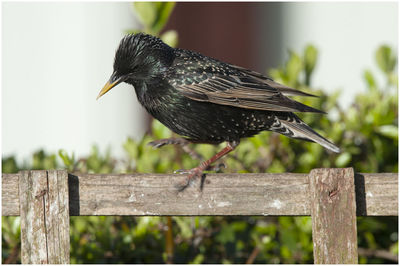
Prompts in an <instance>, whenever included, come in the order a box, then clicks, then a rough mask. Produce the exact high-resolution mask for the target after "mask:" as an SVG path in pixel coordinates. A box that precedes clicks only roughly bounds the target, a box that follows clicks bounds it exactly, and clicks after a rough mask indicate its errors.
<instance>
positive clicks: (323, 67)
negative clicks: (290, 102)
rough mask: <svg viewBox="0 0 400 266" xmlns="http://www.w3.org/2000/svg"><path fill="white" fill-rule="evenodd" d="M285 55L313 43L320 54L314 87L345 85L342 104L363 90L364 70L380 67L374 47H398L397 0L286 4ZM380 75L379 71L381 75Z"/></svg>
mask: <svg viewBox="0 0 400 266" xmlns="http://www.w3.org/2000/svg"><path fill="white" fill-rule="evenodd" d="M282 5H283V7H282V11H283V12H282V16H281V23H282V26H281V27H282V40H281V43H282V47H283V49H282V50H281V57H282V58H283V57H286V58H287V49H293V50H295V51H297V52H300V51H302V50H303V48H304V47H305V46H306V44H308V43H312V44H315V45H316V47H317V48H318V49H319V52H320V57H319V61H318V65H317V67H316V71H315V73H314V79H313V80H312V81H313V86H314V87H319V88H323V89H325V90H327V91H333V90H336V89H342V90H343V94H342V97H341V99H340V103H341V105H343V106H347V105H348V104H349V103H351V101H352V99H353V98H354V95H355V94H356V93H357V92H361V91H363V90H364V89H365V87H366V86H365V83H364V81H363V77H362V76H363V71H364V70H365V69H367V68H369V69H372V70H375V72H379V71H378V70H377V68H376V67H375V66H376V63H375V51H376V49H377V48H378V47H379V45H381V44H388V45H390V46H392V47H393V48H395V49H396V53H397V47H398V3H395V2H383V1H382V2H364V3H363V2H353V3H346V2H336V3H335V2H322V3H317V2H312V3H283V4H282ZM380 77H381V76H380Z"/></svg>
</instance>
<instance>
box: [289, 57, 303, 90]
mask: <svg viewBox="0 0 400 266" xmlns="http://www.w3.org/2000/svg"><path fill="white" fill-rule="evenodd" d="M302 68H303V64H302V62H301V58H300V56H299V55H298V54H296V53H295V52H290V58H289V61H288V62H287V65H286V69H287V77H288V81H289V83H290V85H291V86H293V85H295V84H296V83H297V81H298V77H299V74H300V72H301V69H302Z"/></svg>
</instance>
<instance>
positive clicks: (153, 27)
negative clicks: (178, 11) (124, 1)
mask: <svg viewBox="0 0 400 266" xmlns="http://www.w3.org/2000/svg"><path fill="white" fill-rule="evenodd" d="M174 6H175V3H174V2H135V3H134V4H133V7H134V10H135V12H136V14H137V15H138V17H139V20H140V22H141V23H142V24H143V25H144V26H145V30H146V31H148V32H149V33H150V34H153V35H158V34H159V32H160V31H161V30H162V29H163V28H164V26H165V24H166V23H167V21H168V19H169V16H170V15H171V12H172V10H173V9H174Z"/></svg>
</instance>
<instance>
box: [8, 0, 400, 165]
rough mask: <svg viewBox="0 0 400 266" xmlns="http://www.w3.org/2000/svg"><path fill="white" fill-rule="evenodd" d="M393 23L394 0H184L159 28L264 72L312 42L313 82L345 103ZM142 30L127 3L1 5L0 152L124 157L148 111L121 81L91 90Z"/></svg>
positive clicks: (190, 45) (393, 37)
mask: <svg viewBox="0 0 400 266" xmlns="http://www.w3.org/2000/svg"><path fill="white" fill-rule="evenodd" d="M397 22H398V8H397V3H395V2H384V3H381V2H379V3H378V2H367V3H361V2H359V3H346V2H342V3H183V2H181V3H178V4H177V5H176V7H175V9H174V10H173V13H172V15H171V18H170V21H169V22H168V24H167V25H166V30H168V29H174V30H176V31H177V32H178V33H179V43H178V46H179V47H181V48H187V49H192V50H195V51H199V52H201V53H203V54H205V55H208V56H211V57H215V58H217V59H220V60H223V61H226V62H230V63H233V64H237V65H240V66H243V67H247V68H250V69H252V70H256V71H258V72H260V73H265V74H266V70H267V69H270V68H272V67H278V66H281V65H283V63H284V62H285V60H287V58H288V56H289V53H288V51H289V50H294V51H300V50H301V49H303V47H305V45H306V44H310V43H312V44H313V45H315V46H316V47H317V49H318V50H319V51H320V54H319V61H318V67H317V68H316V70H315V75H314V80H313V86H314V87H315V88H323V89H324V90H325V91H328V92H330V91H334V90H336V89H342V94H341V96H340V98H339V102H340V104H342V105H343V106H348V105H349V104H350V102H351V100H352V99H353V98H354V96H355V94H356V93H357V92H360V91H362V90H363V81H362V79H360V76H361V75H362V71H363V70H364V69H365V68H371V69H373V70H374V69H375V68H376V66H375V64H374V57H373V53H374V51H375V50H376V49H377V48H378V46H379V45H381V44H387V45H389V46H391V47H397V46H398V43H397V42H398V23H397ZM140 27H141V24H140V21H139V20H138V18H137V15H136V14H135V12H134V10H133V8H132V5H131V3H128V2H122V3H118V2H116V3H107V2H103V3H89V2H73V3H66V2H53V3H51V2H37V3H25V2H4V3H2V37H3V38H2V55H3V57H2V125H3V130H2V154H3V156H4V155H6V156H8V155H15V156H17V158H18V160H22V159H25V158H27V156H29V155H30V154H31V153H32V152H33V151H34V150H36V149H38V148H44V149H46V150H48V151H52V152H56V151H57V150H58V149H60V148H61V147H62V148H64V149H65V150H66V151H67V152H75V154H76V155H78V156H79V155H87V154H88V153H89V150H90V146H91V145H92V144H97V145H98V146H99V148H100V150H105V149H106V147H112V152H113V154H114V155H116V156H122V154H123V151H122V148H121V145H120V144H121V142H122V141H124V140H125V139H126V137H127V136H131V137H133V138H135V139H139V138H141V137H142V135H143V134H144V132H145V131H146V125H147V124H146V122H145V120H146V118H147V117H146V116H145V112H144V111H143V109H142V107H141V106H140V105H139V104H138V102H137V100H136V95H135V93H134V90H133V89H132V88H131V87H129V86H128V85H126V84H121V85H120V86H118V88H117V89H115V90H113V91H112V92H111V93H110V94H108V95H107V96H106V97H103V98H101V99H100V100H99V101H96V96H97V94H98V92H99V90H100V89H101V88H102V86H103V85H104V83H105V82H106V81H107V80H108V78H109V76H110V74H111V72H112V66H113V59H114V53H115V50H116V48H117V46H118V44H119V41H120V39H121V38H122V36H123V35H124V34H125V33H126V31H127V30H129V29H139V28H140ZM379 78H380V77H378V79H379Z"/></svg>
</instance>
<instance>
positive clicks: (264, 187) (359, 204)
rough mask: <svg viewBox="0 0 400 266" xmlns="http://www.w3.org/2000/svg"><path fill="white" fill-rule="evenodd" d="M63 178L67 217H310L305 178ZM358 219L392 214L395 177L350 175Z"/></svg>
mask: <svg viewBox="0 0 400 266" xmlns="http://www.w3.org/2000/svg"><path fill="white" fill-rule="evenodd" d="M19 176H20V175H19V174H3V176H2V215H3V216H18V215H20V210H19V208H20V197H19V185H18V184H19ZM183 178H185V177H184V176H183V175H176V174H123V175H116V174H105V175H100V174H81V173H70V174H68V186H69V212H70V215H73V216H77V215H311V207H310V192H309V178H308V175H307V174H291V173H284V174H266V173H263V174H208V175H207V178H206V182H205V185H204V189H203V191H199V184H198V183H197V184H196V185H194V186H192V187H189V188H188V189H186V190H185V191H183V192H180V193H178V192H177V191H176V190H175V188H174V184H176V183H178V182H180V181H182V179H183ZM354 180H355V190H356V213H357V215H358V216H366V215H367V216H397V215H398V175H397V174H395V173H379V174H372V173H371V174H359V173H357V174H355V176H354Z"/></svg>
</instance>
